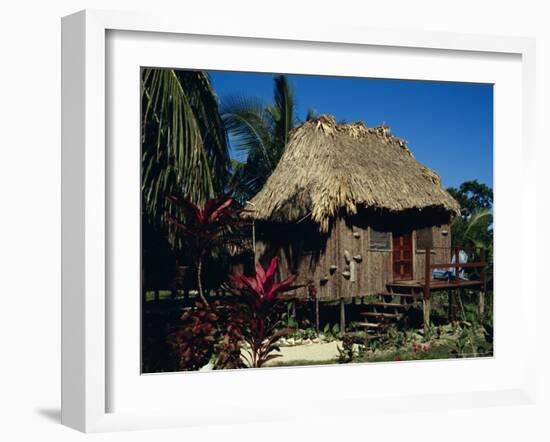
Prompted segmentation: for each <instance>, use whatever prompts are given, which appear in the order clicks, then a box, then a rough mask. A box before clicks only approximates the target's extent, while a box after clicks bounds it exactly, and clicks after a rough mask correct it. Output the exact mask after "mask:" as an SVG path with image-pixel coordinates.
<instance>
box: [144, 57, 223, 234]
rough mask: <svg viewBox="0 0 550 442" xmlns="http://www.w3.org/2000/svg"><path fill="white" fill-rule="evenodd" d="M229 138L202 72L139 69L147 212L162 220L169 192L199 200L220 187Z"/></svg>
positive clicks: (171, 212)
mask: <svg viewBox="0 0 550 442" xmlns="http://www.w3.org/2000/svg"><path fill="white" fill-rule="evenodd" d="M228 173H229V152H228V143H227V139H226V135H225V131H224V128H223V122H222V121H221V117H220V116H219V112H218V104H217V98H216V96H215V94H214V91H213V89H212V85H211V84H210V80H209V78H208V76H207V75H206V74H204V73H202V72H195V71H176V70H173V69H153V68H147V69H143V72H142V198H143V205H144V209H145V212H146V213H147V215H148V216H149V217H150V218H151V219H152V220H153V222H154V223H155V224H157V225H159V224H160V225H164V226H166V222H167V219H168V217H169V216H174V215H176V213H174V209H173V208H170V207H169V206H168V205H167V204H166V197H167V196H168V195H182V196H184V197H186V198H188V199H189V200H191V201H193V202H197V203H200V202H203V201H205V200H206V199H208V198H212V197H214V196H215V195H216V193H218V192H219V191H221V190H223V188H224V186H225V183H226V181H227V179H228Z"/></svg>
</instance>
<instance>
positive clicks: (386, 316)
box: [357, 284, 423, 340]
mask: <svg viewBox="0 0 550 442" xmlns="http://www.w3.org/2000/svg"><path fill="white" fill-rule="evenodd" d="M387 289H388V291H387V293H380V294H379V295H377V296H376V299H375V300H373V301H370V302H368V303H366V304H364V311H362V312H361V313H360V314H361V317H362V318H363V321H361V322H359V323H357V325H358V326H359V327H361V328H362V329H364V330H365V331H366V332H367V339H368V340H371V339H380V338H383V337H385V336H386V331H387V329H388V327H389V326H390V325H392V324H397V323H398V322H400V321H402V320H404V319H406V314H407V312H408V311H409V309H411V308H416V307H417V303H418V302H421V301H422V297H423V295H422V292H421V291H419V289H418V288H417V287H401V286H399V287H396V286H393V285H391V284H390V285H388V287H387Z"/></svg>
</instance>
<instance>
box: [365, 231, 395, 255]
mask: <svg viewBox="0 0 550 442" xmlns="http://www.w3.org/2000/svg"><path fill="white" fill-rule="evenodd" d="M369 249H370V250H391V232H380V231H378V230H374V229H373V228H372V227H369Z"/></svg>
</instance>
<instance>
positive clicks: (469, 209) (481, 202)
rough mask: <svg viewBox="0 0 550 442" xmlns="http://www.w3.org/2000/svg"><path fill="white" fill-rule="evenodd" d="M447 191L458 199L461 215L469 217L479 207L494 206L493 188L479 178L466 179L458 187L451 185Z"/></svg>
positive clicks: (488, 207)
mask: <svg viewBox="0 0 550 442" xmlns="http://www.w3.org/2000/svg"><path fill="white" fill-rule="evenodd" d="M447 191H448V192H449V193H450V194H451V195H452V196H453V198H454V199H456V200H457V201H458V203H459V204H460V207H461V216H462V217H463V218H464V219H467V218H469V217H470V215H472V214H473V213H474V211H476V210H478V209H491V208H492V207H493V190H492V189H491V188H490V187H488V186H487V185H485V184H483V183H480V182H478V181H477V180H473V181H465V182H464V183H462V184H461V185H460V187H459V188H458V189H456V188H454V187H449V188H448V189H447Z"/></svg>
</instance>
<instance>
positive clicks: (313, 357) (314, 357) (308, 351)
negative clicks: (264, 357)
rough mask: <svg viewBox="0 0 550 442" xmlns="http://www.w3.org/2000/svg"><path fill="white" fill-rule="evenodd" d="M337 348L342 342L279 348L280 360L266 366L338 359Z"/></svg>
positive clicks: (270, 362) (276, 359)
mask: <svg viewBox="0 0 550 442" xmlns="http://www.w3.org/2000/svg"><path fill="white" fill-rule="evenodd" d="M338 346H340V347H341V346H342V341H332V342H323V343H318V344H302V345H294V346H284V347H281V352H280V353H279V354H281V357H280V358H275V359H272V360H271V361H269V362H268V363H267V364H266V365H268V366H269V365H280V364H281V363H283V364H284V363H286V362H293V361H304V360H306V361H326V360H329V359H336V358H337V357H338Z"/></svg>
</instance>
